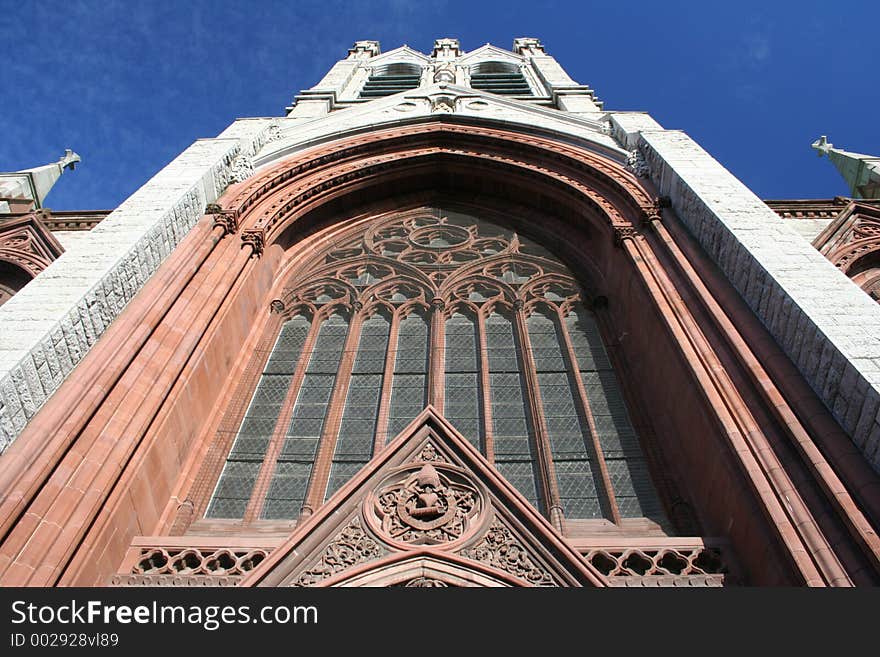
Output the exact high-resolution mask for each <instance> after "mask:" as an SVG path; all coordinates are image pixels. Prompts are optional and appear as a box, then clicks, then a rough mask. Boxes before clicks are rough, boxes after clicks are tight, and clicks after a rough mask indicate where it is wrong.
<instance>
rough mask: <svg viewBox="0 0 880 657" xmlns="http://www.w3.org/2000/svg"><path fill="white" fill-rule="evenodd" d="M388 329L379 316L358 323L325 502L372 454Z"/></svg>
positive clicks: (388, 325) (383, 318)
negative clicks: (353, 359)
mask: <svg viewBox="0 0 880 657" xmlns="http://www.w3.org/2000/svg"><path fill="white" fill-rule="evenodd" d="M389 328H390V323H389V322H388V320H387V319H386V318H385V317H384V316H383V315H381V314H376V315H373V316H372V317H370V318H369V319H367V320H366V321H365V322H363V324H361V330H360V333H361V334H360V340H359V341H358V348H357V355H356V357H355V361H354V366H353V368H352V373H351V379H350V382H349V385H348V393H347V395H346V398H345V407H344V408H343V410H342V420H341V421H340V425H339V432H338V437H337V439H336V446H335V450H334V453H333V462H332V464H331V468H330V476H329V481H328V483H327V491H326V493H325V495H324V499H325V501H326V499H327V498H328V497H330V496H331V495H332V494H333V493H335V492H336V491H337V490H338V489H339V487H340V486H342V485H343V484H344V483H345V482H346V481H348V480H349V479H350V478H351V477H352V476H353V475H354V474H355V473H357V471H358V470H360V469H361V468H362V467H363V466H364V465H366V463H367V462H368V461H369V460H370V458H371V457H372V455H373V441H374V438H375V434H376V420H377V419H378V417H377V416H378V410H379V398H380V396H381V394H382V387H383V386H382V378H383V372H384V370H385V360H386V356H387V351H388V332H389Z"/></svg>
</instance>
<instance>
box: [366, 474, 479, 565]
mask: <svg viewBox="0 0 880 657" xmlns="http://www.w3.org/2000/svg"><path fill="white" fill-rule="evenodd" d="M487 499H488V497H487V495H486V493H485V492H484V491H483V490H482V487H481V486H479V485H478V484H477V483H476V482H474V481H473V480H471V478H470V477H468V476H467V475H466V474H465V473H464V472H462V471H461V470H460V469H459V468H456V467H454V466H451V465H447V464H444V463H441V462H439V461H435V462H424V461H423V462H421V463H412V464H409V465H407V466H404V467H402V468H398V469H397V470H396V472H394V473H393V474H392V475H390V476H388V477H387V478H386V479H385V480H384V481H383V482H382V483H381V484H380V485H379V486H378V488H377V489H376V490H375V491H373V492H372V493H371V494H370V495H368V496H367V499H366V500H365V502H364V516H365V518H366V519H367V523H368V524H369V526H370V528H371V529H372V530H373V531H374V532H375V533H376V535H377V536H378V537H380V538H381V539H382V540H384V541H385V542H387V543H390V544H392V545H394V546H395V547H398V548H404V549H405V548H408V547H414V546H421V545H445V544H453V543H455V544H458V543H460V541H462V540H463V539H466V538H468V537H470V536H472V535H473V534H474V532H475V531H476V530H477V529H478V528H479V526H480V525H481V522H480V521H481V520H482V519H483V518H485V516H486V510H487Z"/></svg>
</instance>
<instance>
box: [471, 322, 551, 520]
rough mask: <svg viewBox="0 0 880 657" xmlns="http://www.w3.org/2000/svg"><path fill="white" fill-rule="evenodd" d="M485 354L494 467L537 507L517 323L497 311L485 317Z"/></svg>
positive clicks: (536, 479) (538, 499) (538, 498)
mask: <svg viewBox="0 0 880 657" xmlns="http://www.w3.org/2000/svg"><path fill="white" fill-rule="evenodd" d="M484 326H485V331H486V353H487V359H488V365H489V387H490V390H491V398H492V435H493V439H494V448H495V469H496V470H498V472H499V473H501V475H502V476H503V477H504V478H505V479H507V480H508V481H509V482H510V483H511V484H513V486H514V487H515V488H516V489H517V490H519V492H520V493H522V494H523V496H524V497H525V498H526V499H527V500H528V501H529V502H530V503H531V504H532V506H534V507H535V508H541V505H542V500H541V492H542V487H541V485H540V483H539V482H540V475H539V473H538V472H536V466H537V458H536V455H535V453H534V452H535V436H534V428H533V425H532V423H531V422H530V421H529V418H528V414H529V412H528V410H527V406H526V403H527V397H526V394H527V393H526V390H525V388H526V385H525V380H524V378H523V373H522V371H521V365H520V354H519V351H520V349H519V347H518V344H517V341H516V337H515V329H514V323H513V321H511V319H510V317H509V316H505V315H502V314H500V313H497V312H493V313H491V314H490V315H489V316H488V317H486V320H485V323H484Z"/></svg>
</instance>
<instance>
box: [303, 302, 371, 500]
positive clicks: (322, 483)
mask: <svg viewBox="0 0 880 657" xmlns="http://www.w3.org/2000/svg"><path fill="white" fill-rule="evenodd" d="M363 321H364V318H363V314H362V313H361V312H360V305H359V304H358V307H357V311H356V312H354V313H353V314H352V317H351V320H350V322H349V326H348V334H347V335H346V337H345V342H344V344H343V345H342V347H341V348H338V349H339V353H338V354H336V356H335V360H336V363H337V368H336V372H335V376H334V381H333V388H332V391H331V393H330V401H329V402H328V404H327V408H326V410H325V412H324V424H323V427H322V429H321V437H320V440H319V442H318V449H317V450H316V454H315V461H314V466H313V467H312V473H311V474H312V476H311V478H310V480H309V486H308V493H307V494H306V501H305V504H304V505H303V507H304V508H303V510H304V512H305V513H312V512H314V510H315V509H317V508H318V507H319V506H320V505H321V503H322V502H323V500H324V493H325V492H326V490H327V482H328V480H329V477H330V466H331V459H332V456H333V452H334V450H335V449H336V439H337V437H338V435H339V426H340V423H341V420H342V412H343V407H344V404H345V397H346V394H347V392H348V386H349V383H350V381H351V370H352V368H353V366H354V357H355V354H356V347H357V344H358V342H359V341H360V337H361V327H362V326H363ZM328 356H329V354H328Z"/></svg>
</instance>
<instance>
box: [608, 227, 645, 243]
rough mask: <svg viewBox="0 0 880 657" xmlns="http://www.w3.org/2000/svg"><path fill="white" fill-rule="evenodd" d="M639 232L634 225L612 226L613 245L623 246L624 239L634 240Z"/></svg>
mask: <svg viewBox="0 0 880 657" xmlns="http://www.w3.org/2000/svg"><path fill="white" fill-rule="evenodd" d="M638 234H639V229H638V228H636V227H635V226H614V246H619V247H622V246H623V242H624V241H625V240H634V239H635V238H636V236H637V235H638Z"/></svg>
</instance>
